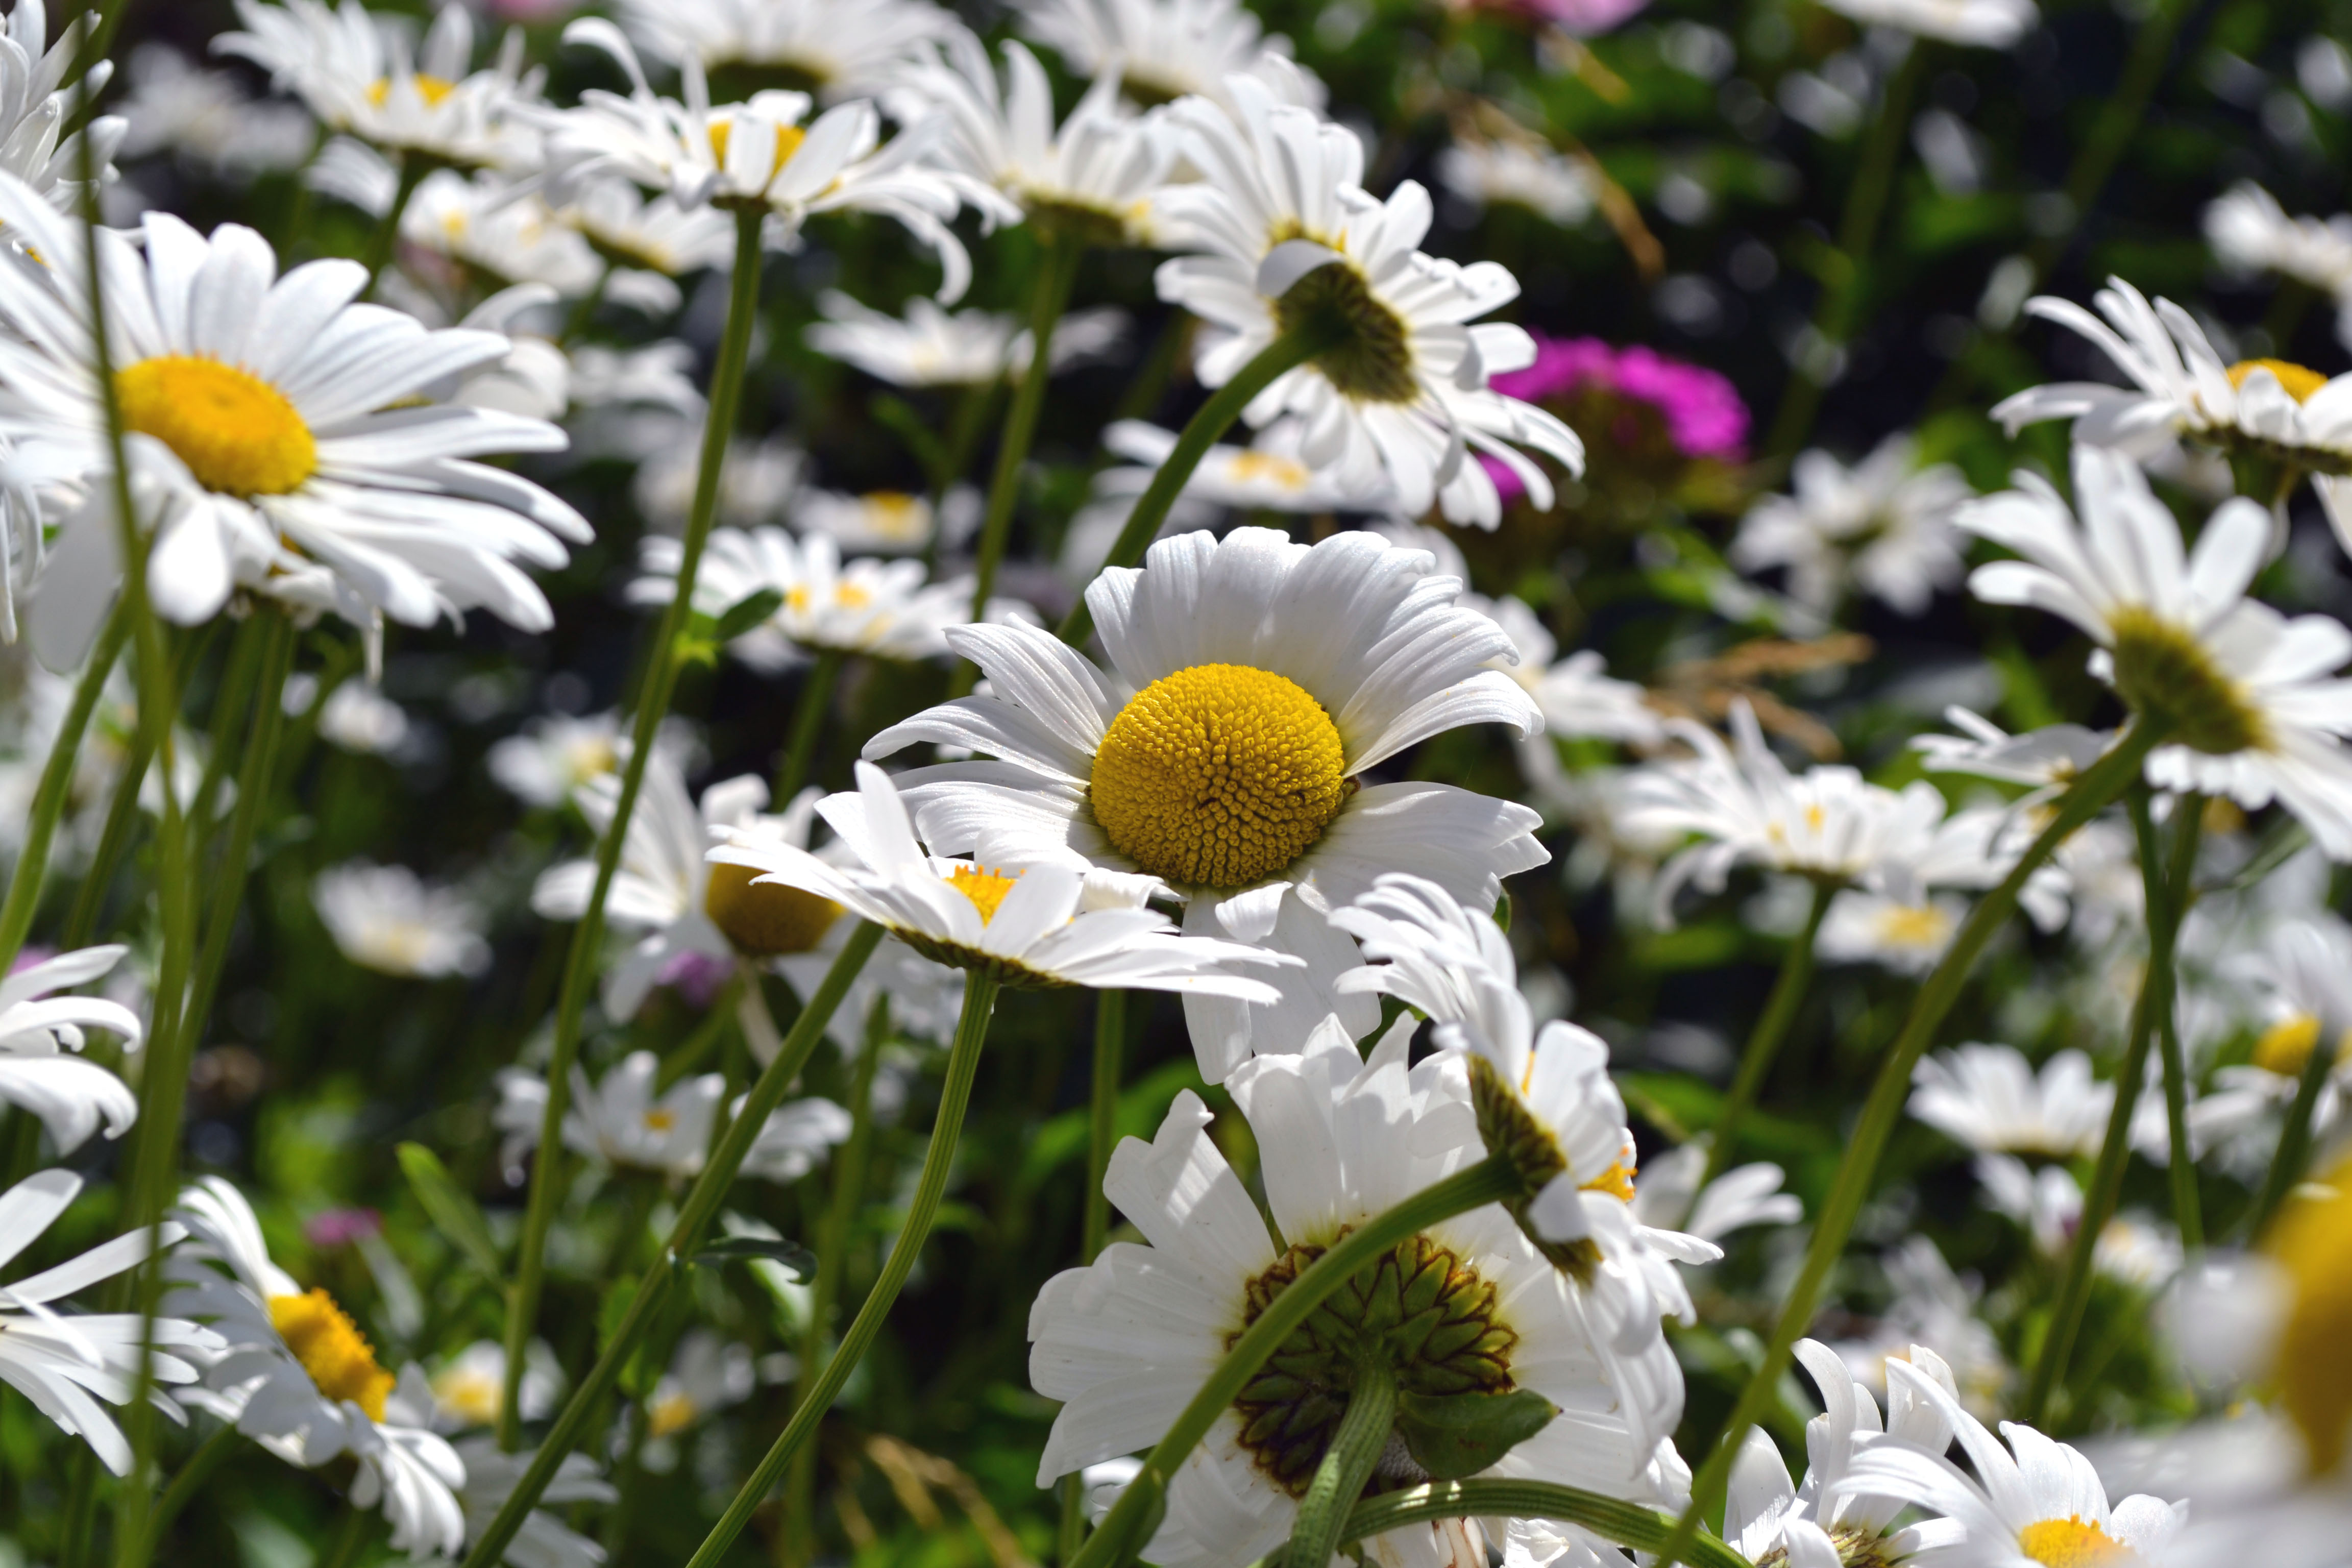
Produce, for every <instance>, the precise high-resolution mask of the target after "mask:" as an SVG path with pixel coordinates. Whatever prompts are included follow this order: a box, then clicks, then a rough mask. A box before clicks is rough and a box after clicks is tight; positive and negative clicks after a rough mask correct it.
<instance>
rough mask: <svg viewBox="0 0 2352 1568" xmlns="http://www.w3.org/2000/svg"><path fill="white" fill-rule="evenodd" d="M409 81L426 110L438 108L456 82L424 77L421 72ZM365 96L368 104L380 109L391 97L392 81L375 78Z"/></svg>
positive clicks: (452, 90) (454, 89)
mask: <svg viewBox="0 0 2352 1568" xmlns="http://www.w3.org/2000/svg"><path fill="white" fill-rule="evenodd" d="M410 80H411V81H414V82H415V84H416V96H417V97H419V98H421V99H423V100H425V108H427V109H437V108H439V107H440V105H441V100H443V99H445V98H446V97H448V96H449V95H450V94H451V93H453V92H455V91H457V83H456V82H454V81H444V80H443V79H441V78H439V77H437V76H426V75H425V74H424V73H423V72H421V71H420V72H418V73H417V74H416V75H415V76H413V77H411V78H410ZM367 95H368V101H369V102H370V103H373V104H374V105H375V106H376V107H377V108H378V109H382V108H383V106H384V103H385V101H386V100H389V99H390V98H391V97H392V79H391V78H390V77H382V76H380V77H378V78H376V79H375V80H374V81H373V83H371V84H370V85H369V87H368V94H367Z"/></svg>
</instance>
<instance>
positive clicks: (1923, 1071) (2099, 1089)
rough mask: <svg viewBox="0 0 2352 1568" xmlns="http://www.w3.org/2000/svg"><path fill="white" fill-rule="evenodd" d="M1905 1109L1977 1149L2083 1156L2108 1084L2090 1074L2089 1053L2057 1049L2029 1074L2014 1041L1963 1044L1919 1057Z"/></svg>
mask: <svg viewBox="0 0 2352 1568" xmlns="http://www.w3.org/2000/svg"><path fill="white" fill-rule="evenodd" d="M1911 1082H1912V1086H1913V1087H1912V1090H1911V1104H1910V1108H1909V1109H1910V1112H1911V1114H1912V1116H1913V1117H1915V1118H1916V1119H1917V1120H1918V1121H1924V1122H1926V1123H1927V1125H1928V1126H1930V1127H1933V1128H1935V1129H1936V1130H1937V1131H1939V1132H1941V1133H1943V1134H1944V1135H1945V1136H1946V1137H1948V1138H1949V1139H1951V1140H1952V1142H1955V1143H1958V1144H1961V1145H1963V1146H1964V1147H1967V1148H1969V1149H1973V1150H1975V1151H1977V1152H1979V1153H1995V1152H1998V1153H2006V1154H2032V1155H2035V1156H2038V1157H2040V1158H2042V1159H2049V1160H2075V1159H2088V1158H2089V1157H2090V1156H2092V1155H2093V1154H2095V1153H2097V1152H2098V1150H2099V1140H2100V1138H2101V1136H2102V1135H2103V1134H2104V1133H2105V1131H2106V1128H2107V1114H2108V1112H2109V1111H2110V1110H2112V1109H2113V1108H2114V1106H2115V1100H2116V1086H2115V1085H2114V1084H2112V1083H2100V1082H2097V1081H2095V1080H2094V1079H2092V1077H2091V1058H2089V1057H2087V1056H2085V1055H2084V1053H2083V1052H2081V1051H2078V1050H2074V1049H2067V1050H2063V1051H2060V1052H2059V1053H2058V1054H2057V1055H2055V1056H2053V1057H2052V1058H2050V1059H2049V1060H2048V1061H2046V1062H2044V1063H2043V1064H2042V1070H2041V1072H2040V1073H2039V1074H2038V1075H2037V1074H2036V1073H2035V1072H2034V1070H2033V1068H2032V1064H2030V1063H2029V1062H2027V1061H2026V1059H2025V1055H2024V1053H2023V1052H2021V1051H2020V1050H2019V1049H2018V1048H2017V1047H2014V1046H1986V1045H1966V1046H1959V1047H1954V1048H1953V1049H1951V1050H1948V1051H1937V1052H1936V1053H1935V1054H1934V1055H1932V1056H1928V1057H1925V1058H1921V1059H1920V1062H1919V1065H1918V1066H1917V1067H1916V1068H1913V1069H1912V1072H1911Z"/></svg>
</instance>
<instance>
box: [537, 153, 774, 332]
mask: <svg viewBox="0 0 2352 1568" xmlns="http://www.w3.org/2000/svg"><path fill="white" fill-rule="evenodd" d="M570 196H571V199H570V200H569V201H567V202H566V203H564V204H563V205H562V206H559V207H557V208H556V209H555V216H557V218H558V219H560V220H561V221H562V222H564V223H568V224H570V225H571V226H572V227H574V228H576V229H578V230H579V231H580V234H581V237H583V239H585V240H587V242H588V244H589V246H590V247H591V248H593V250H594V251H595V252H596V254H597V255H599V256H601V257H603V258H604V259H605V260H606V261H608V262H610V263H612V264H613V265H614V267H616V268H625V269H628V270H631V271H636V272H648V273H653V274H656V275H657V276H660V277H663V278H684V277H687V276H688V275H689V274H691V273H696V272H703V271H710V270H717V271H725V270H726V269H727V268H730V267H731V266H732V265H733V264H734V258H735V226H734V225H733V224H731V223H730V222H729V221H728V219H727V215H726V214H725V213H723V212H720V211H719V209H717V208H716V207H709V206H704V205H699V204H697V205H684V204H682V203H680V202H679V201H677V198H675V197H673V196H667V195H659V196H653V197H650V198H649V197H647V196H646V195H644V193H642V192H640V191H639V190H638V189H637V187H636V186H635V185H634V184H630V183H629V182H628V181H627V180H620V179H614V180H589V181H586V182H584V183H583V184H581V185H580V186H579V187H578V188H576V189H574V190H572V192H571V193H570ZM672 308H675V306H674V305H673V307H672Z"/></svg>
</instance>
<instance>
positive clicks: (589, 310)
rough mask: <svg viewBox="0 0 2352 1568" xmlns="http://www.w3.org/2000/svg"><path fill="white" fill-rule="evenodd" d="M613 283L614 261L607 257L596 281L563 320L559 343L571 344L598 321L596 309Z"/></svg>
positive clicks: (599, 269)
mask: <svg viewBox="0 0 2352 1568" xmlns="http://www.w3.org/2000/svg"><path fill="white" fill-rule="evenodd" d="M612 282H613V261H612V258H610V257H607V258H604V266H602V267H601V268H597V271H596V281H595V282H594V283H593V284H591V285H589V288H588V291H587V292H586V293H584V294H583V295H581V296H580V298H579V299H578V300H575V301H573V303H572V310H571V313H570V314H568V315H566V316H565V317H564V318H563V335H562V337H561V338H559V339H557V340H556V341H557V342H559V343H570V342H572V341H573V340H574V339H576V338H578V337H579V336H580V335H581V334H582V333H583V332H585V331H587V330H588V327H589V323H591V322H592V321H594V320H595V319H596V307H597V306H599V305H602V304H603V303H604V290H605V289H608V288H610V287H611V286H612Z"/></svg>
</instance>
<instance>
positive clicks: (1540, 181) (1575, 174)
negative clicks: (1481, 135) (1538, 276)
mask: <svg viewBox="0 0 2352 1568" xmlns="http://www.w3.org/2000/svg"><path fill="white" fill-rule="evenodd" d="M1437 177H1438V179H1439V180H1440V181H1442V182H1443V183H1444V186H1445V188H1446V190H1447V192H1449V193H1450V194H1451V195H1454V197H1455V198H1456V199H1457V200H1459V201H1461V202H1463V203H1465V204H1466V205H1469V206H1470V207H1471V208H1472V209H1473V210H1474V211H1483V210H1484V209H1485V208H1486V207H1488V206H1517V207H1525V208H1527V209H1528V211H1529V212H1531V213H1534V214H1535V215H1536V216H1538V217H1541V218H1543V219H1545V220H1546V221H1548V222H1550V223H1554V224H1558V225H1559V226H1560V227H1562V228H1573V227H1575V226H1577V225H1578V224H1580V223H1582V222H1583V221H1584V220H1585V219H1586V218H1588V217H1590V216H1592V207H1593V203H1594V202H1595V200H1597V199H1598V197H1599V195H1600V188H1599V182H1598V181H1597V180H1596V179H1595V178H1594V176H1593V173H1592V170H1591V168H1590V167H1589V166H1587V165H1586V164H1584V163H1579V162H1577V161H1576V160H1574V159H1571V158H1569V157H1567V156H1565V155H1564V154H1562V153H1558V152H1555V151H1553V150H1552V149H1551V148H1549V147H1530V146H1528V145H1526V144H1524V143H1522V142H1516V141H1510V142H1485V141H1457V142H1454V144H1453V145H1452V146H1450V147H1447V148H1446V149H1444V151H1443V152H1441V153H1438V154H1437Z"/></svg>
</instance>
